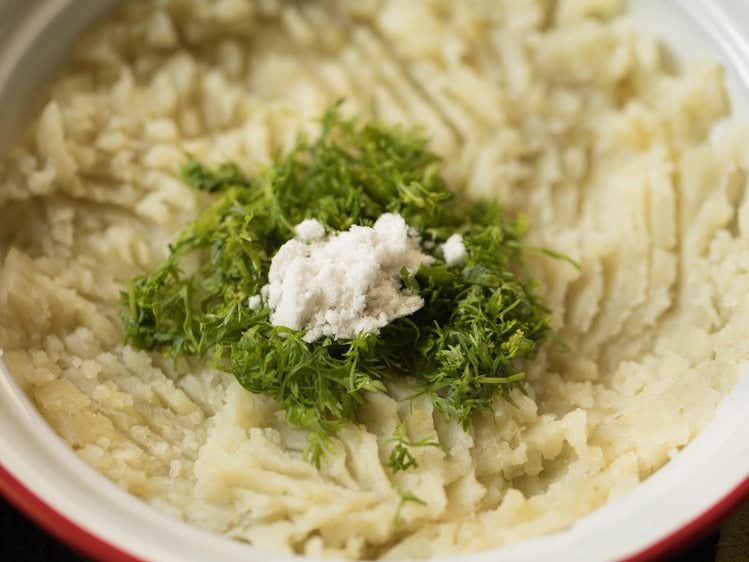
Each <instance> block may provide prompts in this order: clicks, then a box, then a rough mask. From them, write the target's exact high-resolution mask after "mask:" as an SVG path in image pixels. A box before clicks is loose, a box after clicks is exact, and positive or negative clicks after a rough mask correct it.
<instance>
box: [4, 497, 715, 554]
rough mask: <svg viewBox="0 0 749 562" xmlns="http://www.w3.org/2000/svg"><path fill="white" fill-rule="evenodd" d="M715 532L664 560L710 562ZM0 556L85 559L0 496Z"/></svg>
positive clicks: (713, 549)
mask: <svg viewBox="0 0 749 562" xmlns="http://www.w3.org/2000/svg"><path fill="white" fill-rule="evenodd" d="M718 539H719V532H718V531H716V532H714V533H712V534H710V535H709V536H708V537H707V538H706V539H705V540H703V541H702V542H700V543H698V544H696V545H694V546H693V547H691V548H689V549H688V550H686V551H684V552H681V553H677V554H675V555H673V556H670V557H668V558H664V559H663V560H664V562H714V560H715V555H716V553H717V549H718ZM0 559H2V560H13V561H22V562H48V561H51V562H88V559H87V558H86V557H85V556H82V555H81V554H78V553H77V552H75V551H73V550H71V549H69V548H68V547H66V546H65V545H63V544H61V543H60V542H58V541H57V540H55V539H53V538H52V537H50V536H49V535H47V534H46V533H45V532H44V531H42V530H41V529H39V528H38V527H37V526H36V525H34V524H33V523H31V522H30V521H29V520H28V519H26V518H25V517H24V516H23V515H21V514H20V513H18V512H17V511H16V510H15V509H14V508H13V507H11V506H10V505H8V503H7V502H5V501H4V500H2V499H1V498H0Z"/></svg>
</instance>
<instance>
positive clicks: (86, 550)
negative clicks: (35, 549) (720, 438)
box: [0, 464, 749, 562]
mask: <svg viewBox="0 0 749 562" xmlns="http://www.w3.org/2000/svg"><path fill="white" fill-rule="evenodd" d="M0 495H2V496H4V497H5V499H6V500H7V501H8V502H9V503H10V504H12V505H13V506H14V507H15V508H17V509H18V510H19V511H21V512H22V513H24V514H25V515H26V516H27V517H28V518H29V519H31V520H32V521H34V522H35V523H36V524H37V525H39V526H40V527H42V528H43V529H44V530H46V531H47V532H48V533H50V534H51V535H53V536H55V537H56V538H58V539H59V540H61V541H62V542H63V543H65V544H67V545H68V546H70V547H72V548H74V549H75V550H77V551H79V552H80V553H82V554H84V555H86V556H88V557H90V558H93V559H94V560H98V561H102V562H104V561H106V562H145V559H143V558H138V557H137V556H134V555H133V554H130V553H129V552H127V551H125V550H123V549H122V548H120V547H119V546H117V545H115V544H112V543H109V542H107V541H105V540H103V539H102V538H100V537H98V536H97V535H95V534H94V533H92V532H91V531H89V530H88V529H86V528H84V527H82V526H81V525H79V524H77V523H76V522H75V521H73V520H72V519H69V518H68V517H66V516H65V515H64V514H62V513H60V512H59V511H57V510H56V509H55V508H54V507H52V506H50V505H49V504H47V503H45V502H44V500H42V499H41V498H40V497H38V496H37V495H35V494H34V492H32V491H31V490H30V489H29V488H27V487H26V486H24V485H23V484H22V483H21V482H20V481H19V480H18V479H17V478H15V477H14V476H13V475H12V474H11V473H10V472H8V471H7V470H6V469H5V468H4V467H3V466H2V464H0ZM746 500H749V476H748V477H747V478H745V479H744V480H743V481H742V482H741V483H740V484H739V485H738V486H736V487H735V488H734V489H733V490H731V491H730V492H729V493H728V494H726V495H725V496H724V497H723V498H721V499H720V500H719V501H717V502H716V503H715V504H713V505H712V506H711V507H710V508H708V509H707V510H705V511H704V512H702V513H701V514H700V515H698V516H696V517H695V518H693V519H692V520H691V521H689V522H688V523H686V524H685V525H683V526H682V527H680V528H678V529H676V530H675V531H673V532H671V533H670V534H669V535H667V536H665V537H664V538H662V539H660V540H659V541H657V542H655V543H653V544H651V545H649V546H647V547H645V548H644V549H643V550H641V551H639V552H637V553H635V554H633V555H632V556H630V557H628V558H625V559H624V561H622V562H650V561H652V560H659V559H661V558H662V557H663V556H665V555H667V554H670V553H674V552H676V551H678V550H680V549H681V548H684V547H686V546H688V545H689V544H690V543H692V542H694V541H696V540H698V539H699V538H701V537H702V536H703V535H704V534H706V533H708V532H710V531H711V530H713V529H714V528H715V527H716V526H717V525H718V524H719V523H720V522H721V521H722V520H723V519H724V518H725V517H726V516H728V514H729V513H730V512H731V511H733V510H735V509H737V508H738V507H739V506H740V505H741V504H742V503H743V502H744V501H746Z"/></svg>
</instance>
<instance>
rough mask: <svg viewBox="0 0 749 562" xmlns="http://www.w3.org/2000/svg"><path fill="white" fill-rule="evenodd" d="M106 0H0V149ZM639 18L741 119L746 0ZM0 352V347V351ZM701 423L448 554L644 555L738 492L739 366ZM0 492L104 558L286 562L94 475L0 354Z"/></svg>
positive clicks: (741, 494)
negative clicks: (538, 532) (592, 506)
mask: <svg viewBox="0 0 749 562" xmlns="http://www.w3.org/2000/svg"><path fill="white" fill-rule="evenodd" d="M113 4H114V2H113V1H112V0H61V1H56V2H52V1H40V2H25V1H24V0H0V107H2V108H3V111H2V113H0V149H2V148H3V147H7V146H8V143H9V142H11V140H12V138H13V133H14V132H15V131H17V129H18V127H19V125H20V124H21V123H22V122H23V116H24V115H26V114H28V112H29V111H30V110H31V109H32V108H33V103H30V100H33V99H34V95H35V92H37V91H39V89H40V87H41V86H42V84H43V83H44V81H45V80H46V79H47V78H48V77H49V76H50V74H51V73H52V71H53V69H54V68H55V66H56V65H58V64H59V63H60V61H61V59H62V58H63V55H64V52H65V49H66V47H67V46H68V45H69V44H70V43H71V41H72V40H73V38H74V37H75V36H76V35H77V34H78V33H79V32H80V31H81V29H82V28H83V27H84V26H85V25H86V24H87V23H89V22H90V21H92V20H93V19H94V18H96V17H98V16H99V15H101V14H102V13H103V12H105V11H106V10H107V9H109V8H110V7H111V6H112V5H113ZM630 11H631V13H632V16H633V18H634V19H635V20H636V21H637V22H638V24H639V25H640V26H641V27H642V28H644V29H646V30H647V31H649V32H650V33H652V34H653V35H656V36H658V37H660V38H661V39H663V40H664V41H665V43H666V44H667V45H668V46H669V47H670V48H671V49H672V50H673V51H674V53H675V54H676V55H677V58H678V59H679V60H681V61H684V62H689V61H692V60H697V59H712V60H718V61H719V62H720V63H722V64H723V66H724V67H725V69H726V71H727V83H728V89H729V94H730V96H731V100H732V107H733V116H734V117H738V116H748V115H749V41H748V38H747V37H748V36H749V31H746V30H749V2H745V0H661V1H659V2H653V1H652V0H632V1H631V2H630ZM0 351H1V350H0ZM743 371H744V372H743V376H742V377H741V379H740V380H739V382H738V384H737V385H736V387H735V388H734V389H733V390H732V392H731V393H730V394H729V395H728V396H727V397H726V398H725V399H724V400H723V402H722V403H721V404H720V406H719V408H718V411H717V413H716V415H715V417H714V419H713V420H712V421H711V422H710V423H709V425H708V426H707V427H706V428H705V430H704V431H702V433H700V434H699V435H698V436H697V438H696V439H695V440H694V441H693V442H692V443H691V444H689V445H688V446H687V447H686V448H685V449H684V450H683V451H682V452H681V453H679V454H678V455H677V456H676V457H675V458H674V459H673V460H672V461H671V462H669V463H668V464H667V465H666V466H665V467H664V468H662V469H661V470H660V471H658V472H657V473H656V474H655V475H654V476H652V477H651V478H649V479H648V480H646V481H645V482H644V483H642V484H641V485H639V486H638V487H637V488H635V489H634V490H633V491H632V492H631V493H629V494H626V495H625V496H623V497H621V498H619V499H617V500H615V501H613V502H611V503H610V504H608V505H606V506H605V507H603V508H602V509H599V510H598V511H596V512H594V513H592V514H590V515H588V516H587V517H584V518H583V519H581V520H579V521H578V522H577V523H575V524H574V525H573V526H572V527H571V528H570V529H568V530H566V531H563V532H559V533H555V534H552V535H548V536H545V537H541V538H537V539H532V540H528V541H525V542H522V543H518V544H514V545H510V546H507V547H504V548H500V549H495V550H491V551H487V552H483V553H478V554H471V555H465V556H460V557H455V558H452V559H451V560H453V562H458V561H460V562H483V561H486V562H488V561H490V560H491V561H498V560H512V561H516V562H522V561H530V560H551V559H553V560H558V561H565V560H569V561H573V560H574V561H576V562H580V561H586V560H649V559H654V558H657V557H658V556H660V555H662V554H664V553H665V552H667V551H669V550H672V549H673V548H675V547H677V546H680V545H682V544H683V543H684V542H685V541H687V540H689V539H694V538H695V537H696V536H697V535H699V534H700V533H702V532H705V531H707V530H709V529H710V528H712V527H713V526H714V525H716V524H717V523H718V522H719V521H720V520H721V518H723V517H724V516H725V515H726V514H727V513H728V512H730V510H731V509H733V508H735V507H737V506H738V505H739V504H740V503H741V502H742V501H744V500H745V499H746V498H747V497H749V408H747V407H746V406H747V404H749V366H746V367H745V368H744V369H743ZM0 491H1V492H2V493H3V495H5V496H6V497H7V498H8V499H9V500H10V501H11V502H12V503H14V504H15V505H16V506H17V507H19V508H20V509H21V510H23V511H25V512H26V513H27V514H28V515H29V516H30V517H31V518H32V519H34V520H35V521H36V522H38V523H39V524H41V525H42V526H44V527H45V528H46V529H47V530H49V531H50V532H52V533H53V534H55V535H57V536H58V537H59V538H60V539H62V540H63V541H66V542H68V543H69V544H71V545H73V546H74V547H76V548H77V549H79V550H81V551H82V552H84V553H86V554H88V555H89V556H92V557H93V558H96V559H100V560H108V561H118V560H123V561H124V560H127V561H130V560H159V561H163V562H168V561H172V560H173V561H180V562H187V561H192V560H194V561H205V560H212V561H224V560H226V561H230V560H243V561H253V560H254V561H261V560H262V561H267V562H273V561H278V562H281V561H289V560H299V558H294V557H289V556H284V555H280V554H274V553H269V552H266V551H262V550H260V549H257V548H254V547H251V546H248V545H246V544H242V543H239V542H235V541H232V540H230V539H227V538H224V537H221V536H218V535H214V534H211V533H208V532H206V531H202V530H200V529H196V528H195V527H192V526H189V525H187V524H185V523H182V522H180V521H177V520H175V519H173V518H171V517H168V516H166V515H163V514H161V513H159V512H157V511H155V510H153V509H152V508H150V507H148V506H147V505H146V504H145V503H143V502H141V501H140V500H138V499H136V498H135V497H133V496H131V495H129V494H128V493H126V492H124V491H123V490H121V489H120V488H118V487H117V486H116V485H114V484H113V483H111V482H110V481H109V480H107V479H106V478H105V477H104V476H102V475H101V474H99V473H97V472H96V471H94V470H93V469H92V468H90V467H89V466H88V465H86V464H85V463H84V462H83V461H82V460H80V459H79V458H78V457H77V456H76V455H75V454H74V453H73V451H72V450H71V449H70V448H69V447H68V446H67V445H65V444H64V443H63V442H62V441H61V440H60V438H58V437H57V435H56V434H55V433H54V432H53V431H52V430H51V429H50V428H49V426H47V424H46V422H45V421H44V420H43V419H42V417H41V416H40V415H39V413H38V412H37V411H36V409H35V408H34V406H33V405H32V404H31V402H30V401H29V400H28V398H27V397H26V396H25V395H24V393H23V392H22V391H21V390H20V388H19V387H18V385H17V384H16V383H15V381H14V379H13V377H12V376H11V374H10V373H9V372H8V369H7V367H6V365H5V364H4V363H3V362H2V358H1V357H0Z"/></svg>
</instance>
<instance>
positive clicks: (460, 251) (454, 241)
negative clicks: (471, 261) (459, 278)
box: [442, 234, 468, 265]
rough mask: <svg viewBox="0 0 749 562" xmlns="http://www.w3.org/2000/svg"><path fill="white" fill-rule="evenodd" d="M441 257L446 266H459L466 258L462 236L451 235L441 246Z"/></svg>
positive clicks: (466, 253)
mask: <svg viewBox="0 0 749 562" xmlns="http://www.w3.org/2000/svg"><path fill="white" fill-rule="evenodd" d="M442 255H443V256H444V258H445V263H446V264H447V265H460V264H461V263H463V262H464V261H465V260H466V257H468V252H466V247H465V246H464V245H463V236H462V235H460V234H453V235H452V236H450V238H448V239H447V240H445V243H444V244H442Z"/></svg>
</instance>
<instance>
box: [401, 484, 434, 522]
mask: <svg viewBox="0 0 749 562" xmlns="http://www.w3.org/2000/svg"><path fill="white" fill-rule="evenodd" d="M396 492H397V493H398V496H399V498H400V499H399V500H398V507H397V508H395V514H394V515H393V523H394V524H395V526H396V527H399V526H400V524H401V513H402V512H403V508H404V507H405V505H406V504H407V503H409V502H411V503H417V504H419V505H426V504H427V502H425V501H424V500H422V499H421V498H420V497H419V496H417V495H415V494H413V493H412V492H408V491H406V492H404V491H402V490H399V489H397V488H396Z"/></svg>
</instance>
